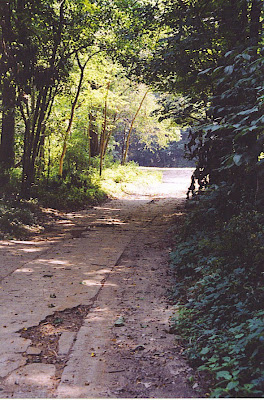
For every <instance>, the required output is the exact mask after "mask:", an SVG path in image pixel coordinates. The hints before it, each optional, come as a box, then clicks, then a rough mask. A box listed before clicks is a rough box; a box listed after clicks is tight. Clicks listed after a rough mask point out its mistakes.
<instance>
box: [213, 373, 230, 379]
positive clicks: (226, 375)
mask: <svg viewBox="0 0 264 400" xmlns="http://www.w3.org/2000/svg"><path fill="white" fill-rule="evenodd" d="M220 378H224V379H226V380H230V379H232V375H231V374H230V373H229V372H228V371H219V372H217V374H216V379H220Z"/></svg>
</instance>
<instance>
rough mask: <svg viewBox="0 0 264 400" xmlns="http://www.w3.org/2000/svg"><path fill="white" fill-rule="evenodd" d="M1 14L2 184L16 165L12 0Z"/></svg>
mask: <svg viewBox="0 0 264 400" xmlns="http://www.w3.org/2000/svg"><path fill="white" fill-rule="evenodd" d="M0 14H1V16H2V18H1V22H0V26H1V43H0V49H1V59H0V72H1V86H2V128H1V143H0V165H1V168H2V173H3V175H1V179H2V180H3V181H2V182H1V184H2V185H3V184H4V183H6V182H5V179H8V175H7V174H6V172H5V171H7V170H8V169H9V168H10V167H12V166H13V165H14V137H15V102H16V89H15V85H14V67H15V65H14V55H13V48H12V42H13V39H14V33H13V29H12V25H11V8H10V2H7V1H3V2H1V3H0ZM2 185H1V186H2Z"/></svg>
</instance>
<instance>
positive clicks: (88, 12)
mask: <svg viewBox="0 0 264 400" xmlns="http://www.w3.org/2000/svg"><path fill="white" fill-rule="evenodd" d="M0 11H1V16H2V19H1V60H0V69H1V116H2V118H1V121H2V122H1V144H0V163H1V176H0V179H1V197H2V200H1V209H0V216H1V222H0V225H1V229H2V230H6V231H9V232H10V231H11V233H13V234H15V232H16V230H17V229H18V230H19V229H20V226H21V225H23V224H30V223H33V221H34V213H33V214H32V204H33V205H34V204H35V203H36V201H37V202H39V204H43V205H45V206H51V207H54V206H55V205H56V206H57V207H62V208H67V207H70V208H73V207H75V208H78V207H83V206H84V205H85V204H88V203H89V204H92V203H94V202H97V201H101V200H103V199H104V198H105V193H104V191H103V190H102V189H101V187H100V182H101V181H102V178H103V173H104V172H103V170H104V168H105V166H106V167H109V166H110V165H111V163H112V162H113V161H115V160H118V161H119V163H121V164H123V165H124V164H125V163H126V161H127V159H128V156H129V157H130V159H131V158H132V159H134V160H136V161H139V162H140V163H143V158H142V156H143V155H144V162H146V160H147V162H148V164H149V165H154V164H155V163H158V165H162V166H172V165H176V166H186V165H189V164H180V165H179V164H173V162H175V161H172V159H173V157H174V158H176V159H177V157H178V154H179V153H178V151H182V143H181V144H177V139H179V138H180V132H182V135H183V144H184V143H185V144H186V146H185V148H186V157H187V160H189V161H190V162H192V163H193V164H190V165H195V172H194V175H193V178H192V182H191V183H190V190H189V193H188V197H192V199H191V200H189V202H188V203H187V207H188V208H189V212H188V217H187V218H186V223H185V226H184V228H183V232H182V233H181V235H179V237H178V238H175V242H177V246H176V248H175V251H173V252H172V267H173V268H174V270H175V276H176V281H177V284H176V285H175V290H174V293H173V294H172V297H173V300H174V301H175V302H176V303H178V304H179V307H180V312H179V316H178V317H177V318H176V317H175V330H176V331H177V333H178V334H180V335H181V337H182V341H183V342H184V343H185V346H186V354H187V355H188V356H189V359H190V362H191V363H192V364H193V365H194V366H196V367H197V368H199V369H200V370H202V371H206V372H207V373H208V374H209V375H210V379H211V382H212V383H211V385H212V390H213V392H212V393H213V396H215V397H237V396H240V397H261V395H262V394H263V391H264V389H263V386H264V377H263V359H262V358H261V352H262V351H263V342H264V336H263V331H264V324H263V315H264V312H263V308H262V304H263V288H264V285H263V264H264V262H263V261H264V232H263V203H264V190H263V189H264V187H263V186H264V185H263V182H264V180H263V175H264V172H263V165H264V151H263V143H264V139H263V138H264V137H263V125H264V124H263V123H264V117H263V108H264V91H263V72H264V71H263V70H264V53H263V50H264V49H263V44H264V43H263V2H262V1H261V0H227V1H222V0H214V1H211V2H208V1H206V0H200V1H196V0H195V1H190V0H178V1H171V0H160V1H158V0H157V1H151V0H145V1H143V0H142V1H140V0H138V1H132V0H111V1H103V0H98V1H88V0H74V1H67V0H62V1H60V2H59V1H54V0H46V1H39V2H38V3H37V4H36V3H35V2H34V1H30V0H22V1H15V0H14V1H1V2H0ZM184 132H185V133H184ZM130 143H131V152H130V153H129V145H130ZM115 168H116V171H118V174H119V175H118V176H115V178H114V179H115V180H120V179H126V175H128V174H127V172H124V171H125V170H124V169H123V170H122V168H125V167H124V166H123V167H122V166H121V167H120V166H118V165H116V167H115ZM120 168H121V169H120ZM129 168H130V172H131V171H132V169H133V168H132V167H129ZM121 170H122V171H123V172H121ZM127 171H128V170H127ZM133 174H134V175H133ZM135 175H136V173H135V171H134V172H133V173H132V175H131V176H133V177H135ZM100 176H101V178H100ZM100 180H101V181H100ZM36 199H37V200H36Z"/></svg>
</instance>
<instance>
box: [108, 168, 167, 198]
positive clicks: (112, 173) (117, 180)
mask: <svg viewBox="0 0 264 400" xmlns="http://www.w3.org/2000/svg"><path fill="white" fill-rule="evenodd" d="M161 179H162V173H161V172H160V171H151V170H147V169H145V170H142V169H140V168H139V167H138V165H137V164H136V163H134V162H129V163H128V164H126V165H120V164H119V163H115V164H113V165H112V166H111V167H110V168H105V170H104V171H103V174H102V181H101V186H102V188H103V189H104V190H105V191H106V192H107V193H108V194H110V195H111V196H120V195H122V194H124V193H126V194H127V193H130V192H132V193H133V192H134V191H137V189H138V188H140V187H143V188H147V187H148V186H149V185H151V184H154V183H157V182H160V181H161Z"/></svg>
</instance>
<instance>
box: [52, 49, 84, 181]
mask: <svg viewBox="0 0 264 400" xmlns="http://www.w3.org/2000/svg"><path fill="white" fill-rule="evenodd" d="M76 58H77V62H78V66H79V68H80V71H81V73H80V78H79V83H78V87H77V91H76V94H75V98H74V100H73V102H72V106H71V115H70V119H69V123H68V127H67V129H66V133H65V136H64V142H63V148H62V153H61V156H60V163H59V176H60V177H62V172H63V162H64V158H65V156H66V151H67V144H68V138H69V136H70V134H71V129H72V124H73V118H74V114H75V110H76V107H77V102H78V99H79V95H80V92H81V88H82V82H83V78H84V70H85V67H86V65H87V63H88V61H89V59H90V57H89V58H88V59H87V60H86V62H85V63H84V65H81V63H80V60H79V56H78V54H76Z"/></svg>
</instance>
